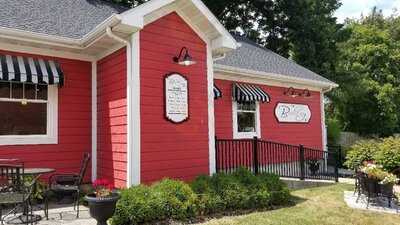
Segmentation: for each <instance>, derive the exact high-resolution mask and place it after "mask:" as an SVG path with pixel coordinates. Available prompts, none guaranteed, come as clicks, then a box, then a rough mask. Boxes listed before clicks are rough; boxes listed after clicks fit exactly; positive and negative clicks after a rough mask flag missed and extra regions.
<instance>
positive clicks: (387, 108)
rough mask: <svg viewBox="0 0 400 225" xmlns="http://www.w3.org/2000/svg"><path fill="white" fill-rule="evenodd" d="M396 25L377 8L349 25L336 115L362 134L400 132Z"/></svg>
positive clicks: (340, 63)
mask: <svg viewBox="0 0 400 225" xmlns="http://www.w3.org/2000/svg"><path fill="white" fill-rule="evenodd" d="M393 27H400V20H398V18H389V19H386V18H384V17H383V15H382V13H381V12H378V11H376V9H374V10H373V11H372V13H371V14H370V15H369V16H367V17H363V18H362V19H361V20H359V21H350V22H349V23H348V24H347V26H346V29H345V30H346V31H347V35H348V39H347V40H346V41H344V42H341V43H339V44H338V47H339V57H338V61H337V75H336V78H335V80H336V82H337V83H339V84H340V85H341V86H340V88H339V89H338V90H336V91H335V92H334V93H333V94H332V95H331V98H332V101H333V102H334V105H335V111H334V114H335V115H336V116H337V118H338V119H339V120H340V121H341V122H342V124H343V125H344V127H345V129H346V130H348V131H353V132H357V133H360V134H362V135H375V134H376V135H379V136H389V135H392V134H393V133H395V132H399V131H400V63H399V62H400V50H399V49H400V48H399V47H400V41H399V36H398V35H393V32H395V33H397V32H398V29H396V31H394V30H393V29H392V28H393Z"/></svg>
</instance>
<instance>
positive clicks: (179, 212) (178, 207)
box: [152, 179, 197, 220]
mask: <svg viewBox="0 0 400 225" xmlns="http://www.w3.org/2000/svg"><path fill="white" fill-rule="evenodd" d="M152 188H153V191H154V192H155V194H156V195H157V196H158V198H160V199H161V200H162V209H161V212H163V214H164V215H165V217H166V218H172V219H177V220H185V219H189V218H193V217H194V216H195V215H196V212H195V208H196V206H195V202H196V201H197V196H196V195H195V194H194V192H193V191H192V189H191V188H190V186H189V185H188V184H185V183H184V182H182V181H175V180H169V179H165V180H162V181H161V182H160V183H156V184H155V185H153V187H152Z"/></svg>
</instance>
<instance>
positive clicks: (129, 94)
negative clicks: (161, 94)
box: [106, 27, 133, 187]
mask: <svg viewBox="0 0 400 225" xmlns="http://www.w3.org/2000/svg"><path fill="white" fill-rule="evenodd" d="M106 33H107V35H108V36H109V37H110V38H113V39H114V40H116V41H118V42H121V43H123V44H125V45H126V60H127V62H126V64H127V65H126V66H127V68H126V71H127V74H126V91H127V99H126V101H127V106H126V108H127V126H128V127H127V134H126V137H127V140H126V151H127V174H126V177H127V187H130V186H131V185H132V184H133V181H132V171H133V166H132V162H131V161H132V160H131V159H132V151H133V147H132V146H133V143H132V142H133V141H132V134H133V132H132V124H131V121H132V110H131V109H132V108H131V104H132V45H131V43H130V42H129V41H127V40H125V39H123V38H121V37H118V36H116V35H115V34H114V33H113V32H112V30H111V28H110V27H107V28H106Z"/></svg>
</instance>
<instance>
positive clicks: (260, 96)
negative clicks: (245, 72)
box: [233, 83, 270, 102]
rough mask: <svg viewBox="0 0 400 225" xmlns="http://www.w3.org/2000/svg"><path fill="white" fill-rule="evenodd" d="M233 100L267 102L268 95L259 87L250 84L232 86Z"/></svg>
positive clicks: (268, 99)
mask: <svg viewBox="0 0 400 225" xmlns="http://www.w3.org/2000/svg"><path fill="white" fill-rule="evenodd" d="M233 98H234V100H236V101H237V102H269V101H270V97H269V95H268V94H267V93H266V92H265V91H264V90H262V89H261V88H260V87H258V86H256V85H251V84H239V83H235V84H233Z"/></svg>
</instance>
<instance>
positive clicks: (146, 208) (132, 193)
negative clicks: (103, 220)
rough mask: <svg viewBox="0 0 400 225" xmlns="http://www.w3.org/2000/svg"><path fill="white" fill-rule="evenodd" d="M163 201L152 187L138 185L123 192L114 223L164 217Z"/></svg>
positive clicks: (113, 219)
mask: <svg viewBox="0 0 400 225" xmlns="http://www.w3.org/2000/svg"><path fill="white" fill-rule="evenodd" d="M163 204H164V203H163V201H162V199H161V198H160V197H159V196H158V195H157V194H155V193H154V191H153V190H152V188H150V187H147V186H143V185H141V186H137V187H132V188H129V189H125V190H123V191H122V192H121V199H120V200H119V201H118V203H117V208H116V211H115V214H114V217H113V218H112V224H118V225H125V224H140V223H145V222H151V221H156V220H162V219H164V217H165V216H164V214H163V213H162V212H163Z"/></svg>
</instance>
